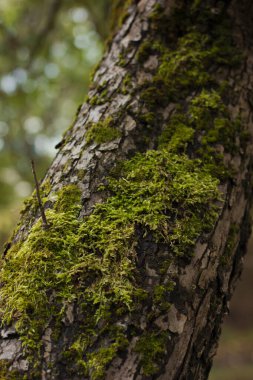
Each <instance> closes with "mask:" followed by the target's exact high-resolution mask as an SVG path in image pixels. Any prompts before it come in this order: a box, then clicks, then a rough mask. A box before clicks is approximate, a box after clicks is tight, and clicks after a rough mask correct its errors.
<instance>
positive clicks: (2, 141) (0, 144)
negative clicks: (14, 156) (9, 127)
mask: <svg viewBox="0 0 253 380" xmlns="http://www.w3.org/2000/svg"><path fill="white" fill-rule="evenodd" d="M3 147H4V140H3V139H0V150H3Z"/></svg>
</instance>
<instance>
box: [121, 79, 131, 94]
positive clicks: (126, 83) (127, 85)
mask: <svg viewBox="0 0 253 380" xmlns="http://www.w3.org/2000/svg"><path fill="white" fill-rule="evenodd" d="M131 85H132V78H131V75H130V74H126V76H125V78H124V79H123V83H122V90H121V92H122V94H123V95H127V94H128V93H130V92H131V90H132V88H131V87H132V86H131Z"/></svg>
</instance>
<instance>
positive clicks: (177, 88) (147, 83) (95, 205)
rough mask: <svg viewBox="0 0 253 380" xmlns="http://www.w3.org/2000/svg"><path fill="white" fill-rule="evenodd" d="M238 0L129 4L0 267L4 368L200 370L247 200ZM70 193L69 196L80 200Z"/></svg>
mask: <svg viewBox="0 0 253 380" xmlns="http://www.w3.org/2000/svg"><path fill="white" fill-rule="evenodd" d="M252 7H253V5H252V4H251V2H250V1H249V0H240V1H239V0H238V1H237V0H236V1H223V2H219V1H214V0H213V1H212V0H209V1H205V2H201V1H186V0H181V1H175V0H164V1H155V0H140V1H135V2H133V3H131V4H129V8H128V10H124V11H123V12H124V13H123V14H122V17H121V19H120V20H119V29H118V32H117V33H115V35H114V37H113V38H112V40H111V42H109V48H108V51H107V53H106V54H105V56H104V58H103V59H102V61H101V63H100V65H99V68H98V70H97V71H96V73H95V75H94V78H93V84H92V88H91V90H90V92H89V96H88V99H87V102H86V103H85V104H84V105H82V107H81V108H80V110H79V112H78V114H77V117H76V120H75V122H74V123H73V126H72V127H71V128H70V129H69V130H68V131H67V132H66V133H65V135H64V138H63V140H62V141H61V143H60V144H59V147H60V150H59V152H58V154H57V156H56V158H55V160H54V162H53V163H52V165H51V167H50V168H49V171H48V173H47V175H46V177H45V179H44V181H43V184H42V185H41V195H42V200H43V202H44V207H45V213H46V218H47V222H48V224H49V226H50V227H49V228H48V229H44V228H43V224H42V223H41V217H40V216H41V214H40V209H39V207H38V202H37V200H36V196H35V195H33V196H32V198H31V199H30V200H29V201H28V202H27V204H26V207H25V209H24V211H23V214H22V218H21V222H20V224H19V227H18V229H17V230H16V231H15V233H14V235H13V238H12V241H11V242H10V243H8V244H7V245H6V249H5V253H4V257H3V261H2V265H1V266H2V270H1V283H2V287H1V289H0V293H1V295H0V296H1V315H2V321H3V322H2V323H3V325H2V326H3V327H2V330H1V341H0V360H1V369H0V374H1V376H0V377H1V378H2V379H11V378H15V379H18V378H28V379H61V380H63V379H66V380H67V379H68V380H70V379H74V380H75V379H76V380H77V379H93V380H94V379H100V378H105V379H107V380H109V379H110V380H112V379H124V380H130V379H136V380H137V379H138V380H141V379H159V380H162V379H170V380H173V379H174V380H179V379H187V380H189V379H207V378H208V374H209V371H210V368H211V365H212V359H213V356H214V354H215V350H216V347H217V342H218V338H219V334H220V329H221V323H222V319H223V316H224V314H226V313H227V311H228V301H229V299H230V297H231V294H232V292H233V289H234V285H235V283H236V280H237V279H238V277H239V275H240V272H241V263H242V257H243V253H244V248H245V244H246V241H247V238H248V235H249V207H250V203H251V190H250V189H251V160H252V142H251V135H252V131H253V123H252V112H251V109H252V106H253V100H252V93H253V92H252V91H253V87H252V83H251V77H252V69H253V55H252V33H253V29H252V20H251V15H252ZM80 199H81V200H80Z"/></svg>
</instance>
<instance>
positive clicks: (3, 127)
mask: <svg viewBox="0 0 253 380" xmlns="http://www.w3.org/2000/svg"><path fill="white" fill-rule="evenodd" d="M8 131H9V127H8V124H7V123H6V122H5V121H1V120H0V137H3V136H6V135H7V133H8Z"/></svg>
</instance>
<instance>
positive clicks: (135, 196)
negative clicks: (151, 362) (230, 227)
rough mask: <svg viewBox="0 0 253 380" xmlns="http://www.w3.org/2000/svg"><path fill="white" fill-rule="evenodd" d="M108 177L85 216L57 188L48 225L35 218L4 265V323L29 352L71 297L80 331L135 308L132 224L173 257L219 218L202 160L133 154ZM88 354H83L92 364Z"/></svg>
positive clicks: (71, 194) (188, 250) (73, 191)
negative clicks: (81, 321)
mask: <svg viewBox="0 0 253 380" xmlns="http://www.w3.org/2000/svg"><path fill="white" fill-rule="evenodd" d="M108 182H109V184H108V188H107V190H109V191H110V192H111V194H113V195H112V196H111V197H109V198H108V199H107V201H106V202H105V203H103V204H98V205H96V207H95V209H94V212H93V213H92V214H91V215H90V216H89V217H87V218H85V219H84V220H79V219H78V218H77V214H78V210H79V207H80V201H79V198H80V191H79V190H78V188H77V187H76V186H73V185H70V186H66V187H65V188H63V189H62V190H61V191H60V192H59V193H58V200H57V201H56V203H55V207H54V210H47V211H46V214H47V219H48V221H49V223H50V229H49V230H47V231H45V230H43V228H42V227H41V221H40V220H39V221H38V222H37V223H36V224H35V225H34V226H33V228H32V230H31V232H30V234H29V236H28V238H27V240H26V241H24V242H22V243H20V244H17V245H15V246H14V247H12V248H11V249H10V250H9V251H8V255H7V260H6V261H5V262H3V263H2V269H1V282H2V284H3V286H2V288H1V290H0V296H1V316H2V319H3V323H7V324H8V323H10V322H11V320H12V319H13V318H15V319H17V325H16V327H17V330H18V332H19V334H20V335H21V339H22V341H23V345H24V347H25V348H26V349H27V350H28V352H34V351H35V352H36V353H37V354H38V353H39V352H40V349H41V335H42V332H43V329H44V326H45V324H46V323H47V322H49V321H50V320H51V321H52V320H59V319H61V318H62V316H63V315H64V312H65V308H66V305H67V304H68V303H69V302H74V301H75V302H78V303H83V307H84V310H83V313H84V315H86V318H87V320H88V321H89V323H88V325H86V327H84V331H85V329H88V330H89V331H91V329H93V330H94V329H95V328H96V326H97V324H98V322H99V321H101V320H105V321H108V320H110V315H111V312H112V310H114V311H115V310H121V313H122V312H126V311H127V310H134V308H135V303H136V300H137V299H138V297H139V295H141V293H140V290H141V284H138V281H136V278H135V273H136V266H135V259H136V253H135V244H136V243H135V242H136V240H135V226H136V225H141V226H143V228H144V230H146V231H149V232H152V234H153V235H154V236H155V238H156V240H157V241H161V242H166V243H167V244H168V245H169V246H170V249H171V252H172V253H173V254H174V255H176V256H177V255H192V248H193V246H194V243H195V241H196V239H197V237H198V236H199V235H200V234H201V233H202V232H208V231H209V230H210V229H211V228H212V226H213V223H214V220H215V219H216V217H217V209H216V207H215V206H214V201H215V200H218V199H219V194H218V190H217V185H218V181H217V180H215V179H214V178H213V177H212V176H211V175H210V174H209V172H208V171H206V170H205V168H204V167H202V166H201V164H200V162H198V161H196V160H190V159H189V158H188V157H187V156H181V157H180V156H177V155H174V154H172V153H170V152H169V151H168V150H166V149H161V150H158V151H148V152H147V153H145V154H137V155H136V156H135V157H134V158H133V159H131V160H129V161H126V162H125V163H124V164H123V165H122V169H121V177H120V178H119V179H118V178H109V179H108ZM177 205H180V208H178V206H177ZM10 295H11V296H10ZM154 299H155V300H157V292H155V295H154ZM155 302H156V301H155ZM108 323H109V322H108ZM114 340H115V337H114ZM116 347H117V349H119V348H120V345H119V344H118V343H117V344H116V343H115V341H113V339H112V346H109V347H100V350H99V351H97V357H98V358H99V357H100V356H101V355H102V353H103V354H106V353H107V354H108V355H105V356H106V358H107V359H108V358H111V356H112V352H114V353H115V354H116V351H117V350H116ZM94 355H95V354H92V356H91V357H88V356H87V355H86V354H85V352H83V360H84V361H85V362H87V363H88V364H87V365H88V366H92V368H93V364H89V362H90V361H91V362H93V361H94V360H95V359H94ZM102 362H103V363H104V364H101V363H100V364H99V362H98V364H97V366H98V367H97V369H96V370H95V369H94V373H96V372H98V373H101V371H102V368H104V367H105V365H106V364H105V363H107V360H106V359H105V358H103V360H102ZM94 376H95V375H94ZM94 378H95V377H94Z"/></svg>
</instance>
